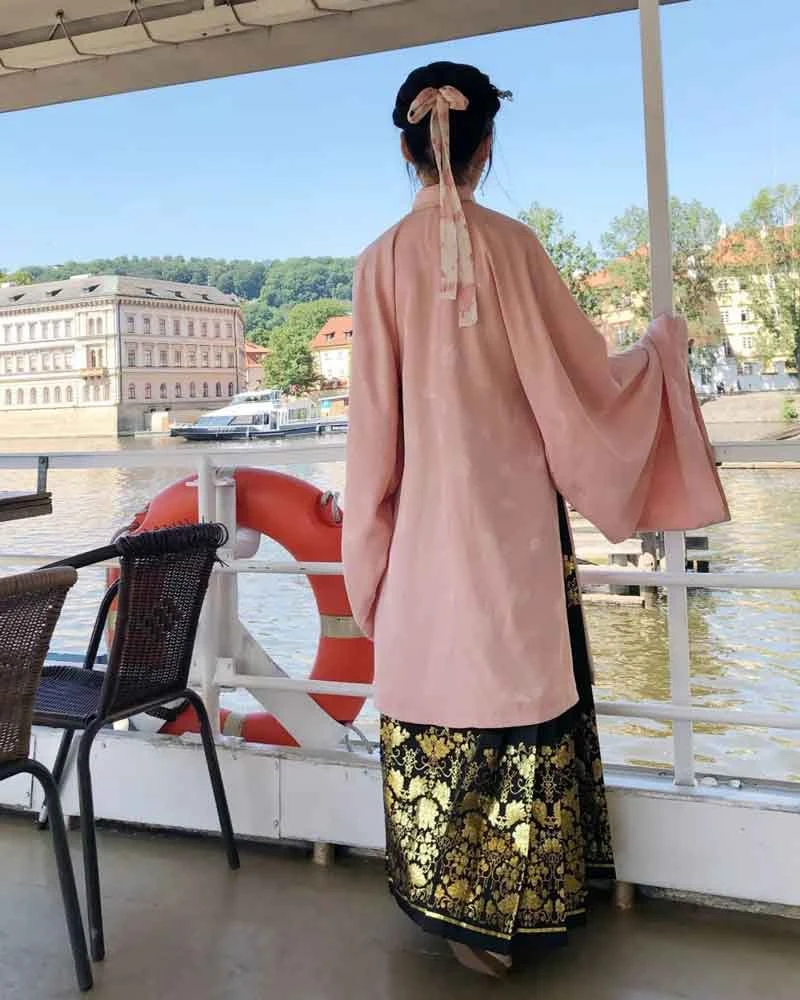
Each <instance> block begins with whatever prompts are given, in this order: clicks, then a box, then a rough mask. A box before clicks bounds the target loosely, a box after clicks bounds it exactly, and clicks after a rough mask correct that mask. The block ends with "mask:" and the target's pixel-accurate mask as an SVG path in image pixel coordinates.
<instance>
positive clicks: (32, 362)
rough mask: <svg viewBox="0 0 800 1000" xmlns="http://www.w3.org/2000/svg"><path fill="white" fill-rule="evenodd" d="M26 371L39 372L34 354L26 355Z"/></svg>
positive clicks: (37, 361) (37, 360)
mask: <svg viewBox="0 0 800 1000" xmlns="http://www.w3.org/2000/svg"><path fill="white" fill-rule="evenodd" d="M28 370H29V371H32V372H38V371H39V359H38V357H37V356H36V355H35V354H29V355H28Z"/></svg>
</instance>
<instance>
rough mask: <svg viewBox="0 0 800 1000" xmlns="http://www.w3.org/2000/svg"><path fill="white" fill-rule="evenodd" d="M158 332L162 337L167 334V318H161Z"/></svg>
mask: <svg viewBox="0 0 800 1000" xmlns="http://www.w3.org/2000/svg"><path fill="white" fill-rule="evenodd" d="M158 332H159V333H160V334H161V336H162V337H166V335H167V321H166V320H165V319H159V321H158Z"/></svg>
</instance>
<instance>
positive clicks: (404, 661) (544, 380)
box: [344, 187, 729, 728]
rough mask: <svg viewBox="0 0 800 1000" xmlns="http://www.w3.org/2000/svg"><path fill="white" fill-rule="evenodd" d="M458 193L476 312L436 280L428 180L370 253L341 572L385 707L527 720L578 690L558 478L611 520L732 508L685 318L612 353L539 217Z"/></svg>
mask: <svg viewBox="0 0 800 1000" xmlns="http://www.w3.org/2000/svg"><path fill="white" fill-rule="evenodd" d="M460 193H461V196H462V201H463V202H464V209H465V214H466V218H467V223H468V227H469V232H470V236H471V240H472V249H473V255H474V266H475V277H476V284H477V314H478V322H477V324H475V325H474V326H470V327H466V328H465V327H463V326H462V327H459V324H458V314H457V304H456V303H455V302H453V301H452V300H448V299H443V298H442V297H441V295H440V283H439V273H440V272H439V254H440V248H439V195H438V189H437V188H436V187H428V188H424V189H423V190H422V191H421V192H420V193H419V195H418V196H417V199H416V202H415V204H414V208H413V211H412V212H411V213H410V214H409V215H408V216H406V217H405V218H404V219H402V220H401V221H400V222H399V223H398V224H397V225H396V226H394V227H393V228H392V229H390V230H389V231H388V232H387V233H385V234H384V235H383V236H381V237H380V238H379V239H378V240H377V242H375V243H374V244H373V245H372V246H370V247H369V248H368V249H367V250H366V251H365V252H364V254H363V255H362V256H361V258H360V260H359V262H358V265H357V269H356V278H355V288H354V301H353V331H354V334H353V359H352V374H351V387H350V430H349V437H348V464H347V488H346V503H345V519H344V562H345V578H346V583H347V588H348V593H349V595H350V600H351V603H352V607H353V613H354V615H355V618H356V620H357V621H358V623H359V624H360V625H361V627H362V628H363V630H364V631H365V632H366V633H367V634H368V635H369V636H371V637H373V638H374V642H375V685H376V704H377V707H378V709H379V710H380V711H381V712H382V713H383V714H385V715H387V716H391V717H392V718H394V719H398V720H402V721H405V722H409V723H419V724H430V725H439V726H447V727H480V728H501V727H509V726H525V725H532V724H535V723H539V722H543V721H546V720H549V719H552V718H554V717H556V716H558V715H560V714H561V713H562V712H564V711H566V710H567V709H568V708H570V706H572V705H574V704H575V702H576V699H577V694H576V688H575V681H574V676H573V668H572V661H571V653H570V644H569V637H568V631H567V622H566V614H565V594H564V572H563V566H562V560H563V557H562V552H561V547H560V543H559V532H558V519H557V506H556V498H557V491H558V492H560V493H561V494H562V495H563V496H564V497H565V499H566V500H567V501H568V502H569V503H570V504H571V505H572V506H573V507H574V508H575V509H576V510H578V511H579V512H580V513H581V514H583V515H584V516H585V517H586V518H588V519H589V520H590V521H591V522H593V523H594V524H595V525H596V526H597V527H598V528H599V529H600V530H601V531H602V532H603V533H604V534H605V535H606V536H607V537H608V538H609V539H610V540H611V541H621V540H623V539H625V538H628V537H630V536H631V535H632V534H633V533H634V532H637V531H645V530H656V529H689V528H700V527H703V526H705V525H710V524H714V523H717V522H720V521H724V520H727V519H728V516H729V515H728V508H727V504H726V501H725V496H724V493H723V491H722V488H721V485H720V482H719V478H718V476H717V472H716V468H715V463H714V459H713V454H712V451H711V448H710V446H709V442H708V438H707V436H706V433H705V429H704V426H703V422H702V418H701V416H700V411H699V407H698V405H697V402H696V398H695V396H694V392H693V391H692V388H691V384H690V379H689V375H688V370H687V331H686V326H685V323H684V322H683V321H682V320H680V319H676V318H672V317H667V316H663V317H661V318H659V319H657V320H655V321H654V322H653V323H652V325H651V326H650V329H649V330H648V331H647V333H646V334H645V336H644V337H643V339H642V340H641V341H640V342H639V343H638V344H637V345H636V346H635V347H633V348H632V349H631V350H629V351H627V352H626V353H624V354H621V355H617V356H614V357H610V358H609V357H608V356H607V351H606V345H605V341H604V340H603V338H602V336H601V335H600V334H599V333H598V332H597V331H596V330H595V329H594V327H593V326H592V324H591V323H590V321H589V320H588V319H587V318H586V317H585V316H584V315H583V314H582V313H581V311H580V309H579V308H578V306H577V304H576V303H575V301H574V300H573V298H572V297H571V295H570V293H569V291H568V290H567V288H566V286H565V285H564V283H563V282H562V280H561V278H560V276H559V274H558V272H557V271H556V269H555V268H554V266H553V264H552V263H551V262H550V260H549V259H548V257H547V255H546V253H545V251H544V250H543V248H542V247H541V245H540V244H539V242H538V241H537V239H536V237H535V236H534V234H533V232H532V231H531V230H530V228H528V227H527V226H525V225H523V224H521V223H519V222H516V221H515V220H513V219H510V218H508V217H506V216H504V215H500V214H498V213H496V212H492V211H490V210H488V209H486V208H484V207H482V206H480V205H478V204H476V203H475V201H474V199H473V198H472V195H471V194H470V193H469V192H467V191H466V190H461V191H460Z"/></svg>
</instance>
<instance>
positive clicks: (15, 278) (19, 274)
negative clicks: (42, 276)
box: [0, 268, 33, 285]
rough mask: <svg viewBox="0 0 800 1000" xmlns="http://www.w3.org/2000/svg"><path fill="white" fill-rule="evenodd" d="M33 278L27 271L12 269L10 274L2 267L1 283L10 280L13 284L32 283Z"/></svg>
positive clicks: (0, 271) (0, 273)
mask: <svg viewBox="0 0 800 1000" xmlns="http://www.w3.org/2000/svg"><path fill="white" fill-rule="evenodd" d="M32 281H33V278H32V277H31V276H30V274H28V272H27V271H12V272H11V273H10V274H8V273H6V272H5V271H3V270H2V268H0V284H3V283H5V282H8V283H9V284H12V285H30V283H31V282H32Z"/></svg>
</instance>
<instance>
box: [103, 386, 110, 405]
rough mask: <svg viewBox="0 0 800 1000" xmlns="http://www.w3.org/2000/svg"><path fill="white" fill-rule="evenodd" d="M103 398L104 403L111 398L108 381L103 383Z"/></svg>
mask: <svg viewBox="0 0 800 1000" xmlns="http://www.w3.org/2000/svg"><path fill="white" fill-rule="evenodd" d="M103 399H104V401H105V402H106V403H107V402H108V401H109V399H111V387H110V386H109V384H108V382H104V383H103Z"/></svg>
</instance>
